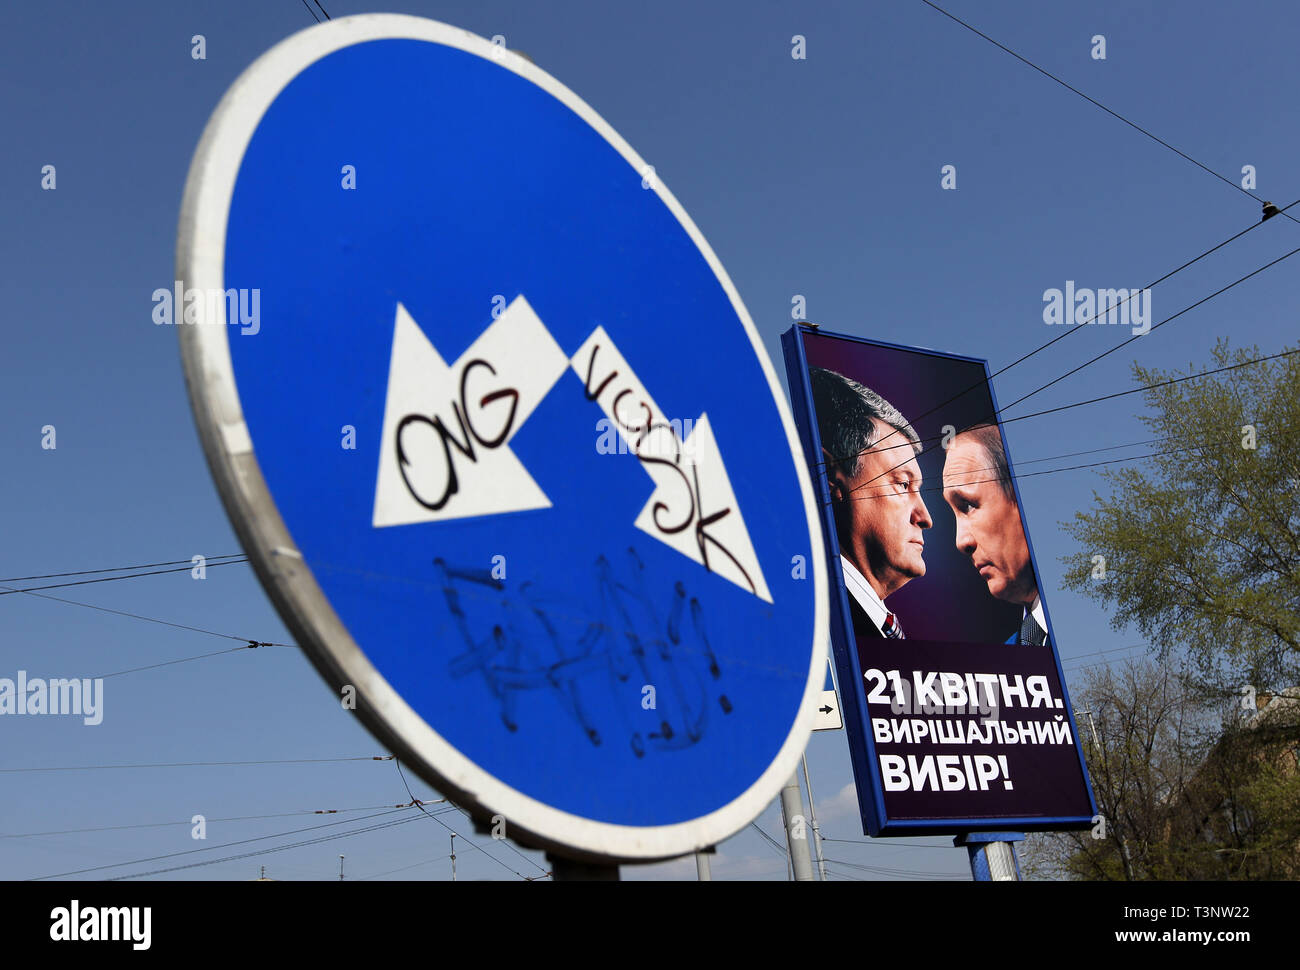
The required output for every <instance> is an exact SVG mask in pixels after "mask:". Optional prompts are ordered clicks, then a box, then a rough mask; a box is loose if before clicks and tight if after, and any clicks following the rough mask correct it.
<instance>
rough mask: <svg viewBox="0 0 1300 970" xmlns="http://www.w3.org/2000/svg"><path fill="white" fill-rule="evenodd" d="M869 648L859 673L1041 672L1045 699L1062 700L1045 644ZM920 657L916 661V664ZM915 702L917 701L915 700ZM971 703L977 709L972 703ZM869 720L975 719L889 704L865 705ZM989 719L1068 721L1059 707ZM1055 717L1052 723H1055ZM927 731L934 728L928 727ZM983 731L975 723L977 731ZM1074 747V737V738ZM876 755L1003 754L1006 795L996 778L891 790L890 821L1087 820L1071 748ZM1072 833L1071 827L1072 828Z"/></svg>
mask: <svg viewBox="0 0 1300 970" xmlns="http://www.w3.org/2000/svg"><path fill="white" fill-rule="evenodd" d="M871 643H872V646H871V650H870V652H869V654H868V652H867V651H862V652H861V653H863V654H867V655H865V656H862V657H861V660H862V671H863V672H864V673H865V672H866V670H868V669H869V668H871V667H877V668H879V669H881V670H889V669H890V668H894V669H897V670H899V672H900V674H901V676H902V679H903V680H904V681H905V682H908V683H910V682H911V677H910V672H911V671H912V670H922V671H924V672H930V671H944V670H950V671H954V672H957V673H964V672H966V671H974V672H988V673H999V674H1005V675H1006V676H1007V677H1009V678H1010V677H1013V676H1014V675H1015V674H1020V675H1021V676H1023V677H1025V678H1028V677H1030V676H1032V675H1034V674H1041V675H1043V676H1045V677H1046V678H1047V682H1048V684H1049V685H1050V686H1051V691H1052V697H1054V698H1059V699H1062V700H1064V699H1065V695H1064V694H1063V693H1062V691H1061V681H1060V678H1059V677H1058V676H1057V675H1056V664H1055V662H1054V661H1053V658H1052V651H1051V650H1050V649H1049V648H1047V647H1016V648H1015V649H1008V648H1007V647H1005V646H1001V647H1000V648H999V647H995V646H988V645H984V644H969V643H916V642H909V641H907V640H901V641H900V640H872V641H871ZM918 657H923V658H924V659H923V660H918V659H917V658H918ZM914 702H915V703H916V704H918V705H919V703H920V698H919V697H914ZM977 706H978V705H977ZM868 709H869V710H870V712H871V716H872V717H878V718H889V719H904V718H909V717H911V718H918V719H920V720H923V721H926V722H927V723H929V724H930V725H933V724H934V723H935V722H936V721H962V722H966V723H969V722H971V721H975V722H980V717H979V715H978V714H975V715H968V714H959V713H936V714H933V715H927V714H924V713H907V712H904V713H894V712H893V710H892V709H891V708H890V706H889V705H888V704H869V705H868ZM994 717H995V718H996V719H999V720H1002V721H1003V722H1005V723H1010V724H1011V725H1013V727H1014V725H1016V724H1018V723H1020V722H1025V723H1030V722H1034V723H1042V722H1055V723H1058V724H1059V723H1063V722H1069V721H1070V720H1071V719H1070V712H1069V710H1067V709H1066V708H1065V707H1060V708H1045V707H1038V708H1030V707H1021V706H1019V705H1017V706H1015V707H1010V708H1002V709H1001V710H999V711H997V712H996V713H995V715H994ZM1058 719H1059V720H1058ZM932 730H933V728H932ZM987 730H988V728H987V727H985V726H983V725H982V726H981V733H983V732H985V731H987ZM1075 740H1076V742H1077V739H1075ZM875 750H876V757H879V756H880V755H884V754H893V755H902V756H904V757H906V756H907V755H915V756H917V757H921V756H923V755H954V754H955V755H963V754H970V755H975V754H984V755H994V756H996V755H1005V756H1006V758H1007V762H1008V767H1009V768H1010V775H1011V780H1012V784H1013V785H1014V788H1013V789H1012V790H1010V791H1008V790H1007V789H1006V788H1005V786H1004V785H1003V783H1002V781H1001V779H999V780H998V781H996V782H994V783H993V784H992V785H991V786H990V788H989V790H988V791H969V790H963V791H939V792H936V791H931V790H926V791H893V792H885V804H886V812H887V814H888V815H889V818H890V819H891V820H894V821H899V822H906V821H907V820H909V819H936V818H985V819H988V820H989V822H990V823H993V822H994V821H996V819H998V817H999V816H1000V817H1002V818H1024V817H1033V816H1041V817H1043V818H1061V817H1066V816H1081V817H1085V818H1086V817H1088V816H1090V815H1092V813H1093V811H1094V809H1093V807H1092V803H1091V802H1090V801H1089V799H1088V785H1087V782H1086V781H1085V780H1084V777H1083V769H1082V767H1081V766H1080V764H1079V756H1078V753H1077V752H1076V750H1075V744H1024V743H1017V744H998V743H991V744H979V743H972V744H936V743H934V742H932V741H929V740H926V741H923V742H921V743H920V744H916V743H905V744H892V743H891V744H881V743H880V742H879V741H877V742H876V744H875ZM1072 827H1073V828H1078V826H1077V825H1076V826H1072Z"/></svg>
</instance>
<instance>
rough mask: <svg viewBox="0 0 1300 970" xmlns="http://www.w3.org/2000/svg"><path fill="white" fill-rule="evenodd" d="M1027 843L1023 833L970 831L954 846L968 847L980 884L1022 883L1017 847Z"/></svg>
mask: <svg viewBox="0 0 1300 970" xmlns="http://www.w3.org/2000/svg"><path fill="white" fill-rule="evenodd" d="M1024 840H1025V836H1024V833H1023V832H967V833H966V834H965V835H959V836H957V837H956V838H955V839H953V840H952V843H953V845H956V846H965V847H966V852H967V854H968V855H969V856H970V871H971V878H972V879H974V880H975V881H976V882H1020V863H1019V861H1018V860H1017V859H1016V849H1015V845H1016V843H1017V842H1023V841H1024Z"/></svg>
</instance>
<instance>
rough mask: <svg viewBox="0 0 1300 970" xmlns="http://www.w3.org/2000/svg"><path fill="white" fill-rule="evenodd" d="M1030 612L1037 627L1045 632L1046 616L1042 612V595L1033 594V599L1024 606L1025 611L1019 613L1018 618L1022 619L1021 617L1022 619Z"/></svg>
mask: <svg viewBox="0 0 1300 970" xmlns="http://www.w3.org/2000/svg"><path fill="white" fill-rule="evenodd" d="M1030 613H1032V614H1034V622H1035V623H1037V624H1038V628H1039V629H1040V630H1042V631H1043V632H1044V633H1046V632H1047V616H1046V614H1044V613H1043V597H1042V596H1040V595H1037V594H1035V595H1034V601H1033V602H1032V603H1030V604H1029V605H1028V606H1026V607H1025V612H1024V613H1022V614H1021V616H1020V618H1021V619H1022V620H1023V619H1024V618H1025V617H1026V616H1028V615H1029V614H1030Z"/></svg>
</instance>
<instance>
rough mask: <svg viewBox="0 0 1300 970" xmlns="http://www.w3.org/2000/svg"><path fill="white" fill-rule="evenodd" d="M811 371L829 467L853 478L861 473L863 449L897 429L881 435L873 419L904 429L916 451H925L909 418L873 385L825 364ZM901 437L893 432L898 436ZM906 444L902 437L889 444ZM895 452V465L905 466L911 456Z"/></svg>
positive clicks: (819, 427) (815, 405)
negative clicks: (828, 368) (867, 385)
mask: <svg viewBox="0 0 1300 970" xmlns="http://www.w3.org/2000/svg"><path fill="white" fill-rule="evenodd" d="M809 373H810V374H811V376H812V393H813V407H814V408H815V409H816V411H817V430H818V432H819V433H820V434H821V439H822V447H823V448H824V449H825V450H826V454H827V455H829V456H830V457H829V458H828V459H827V465H828V467H829V468H835V467H838V468H839V469H841V470H842V471H843V473H844V474H845V475H847V476H848V477H850V478H852V477H853V476H855V475H856V474H857V473H858V467H859V465H860V463H861V458H862V454H863V452H866V451H870V450H871V449H872V448H873V447H875V445H876V444H877V443H878V442H879V439H880V438H885V437H889V436H890V435H893V432H888V433H886V434H885V435H880V436H879V437H877V435H876V424H875V421H874V420H873V419H879V420H880V421H882V422H884V423H885V424H887V425H889V427H890V428H893V429H894V430H895V431H898V432H900V433H901V435H902V437H904V438H906V439H907V440H908V441H909V442H911V445H912V449H913V450H914V451H915V452H916V454H918V455H919V454H920V453H921V439H920V438H919V437H918V436H917V434H916V431H915V430H914V429H913V428H912V425H911V424H909V423H908V420H907V418H905V417H903V415H902V414H901V413H900V412H899V410H898V408H896V407H894V406H893V405H892V404H890V403H889V402H888V401H886V400H885V399H884V398H883V397H881V396H880V395H879V394H877V393H876V392H875V391H873V390H871V388H869V387H863V386H862V385H861V384H859V383H858V382H857V381H855V380H850V379H849V378H847V377H845V376H844V375H843V374H839V373H836V372H835V371H833V370H827V369H825V368H824V367H812V368H809ZM898 437H899V436H898V435H893V438H895V439H897V438H898ZM902 444H903V442H902V440H891V441H890V442H889V444H887V445H886V447H887V448H891V447H895V446H901V445H902ZM895 453H896V454H897V455H898V460H897V461H895V462H892V464H895V465H901V464H902V463H903V462H904V461H906V460H907V459H908V458H910V457H911V456H910V455H908V454H907V452H906V450H905V449H903V448H901V447H899V450H898V451H897V452H895Z"/></svg>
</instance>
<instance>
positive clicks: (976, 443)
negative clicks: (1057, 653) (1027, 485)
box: [943, 424, 1048, 646]
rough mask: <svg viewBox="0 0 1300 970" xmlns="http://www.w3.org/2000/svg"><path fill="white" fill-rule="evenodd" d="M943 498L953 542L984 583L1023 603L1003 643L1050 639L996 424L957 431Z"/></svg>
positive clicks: (946, 465) (1038, 642) (1034, 643)
mask: <svg viewBox="0 0 1300 970" xmlns="http://www.w3.org/2000/svg"><path fill="white" fill-rule="evenodd" d="M947 450H948V454H947V456H946V458H945V459H944V465H943V498H944V501H945V502H946V503H947V504H948V507H949V508H950V509H951V510H952V514H953V516H954V517H955V519H956V525H957V533H956V545H957V549H958V551H959V552H961V553H962V554H963V555H964V556H966V557H967V558H968V559H969V560H970V562H971V565H972V566H974V568H975V570H976V572H978V573H979V575H980V578H981V579H982V580H984V582H985V584H987V586H988V591H989V595H990V596H993V597H995V598H996V599H1000V600H1003V601H1005V602H1007V603H1015V604H1017V605H1019V606H1020V607H1021V608H1022V609H1023V613H1022V615H1021V621H1020V629H1019V631H1017V632H1013V633H1012V635H1011V637H1010V638H1009V639H1008V640H1007V641H1006V642H1007V643H1020V644H1028V645H1032V646H1041V645H1043V644H1045V643H1047V642H1048V637H1047V619H1046V616H1045V614H1044V612H1043V601H1042V597H1041V596H1039V594H1038V580H1037V578H1036V577H1035V575H1034V564H1033V560H1032V559H1031V558H1030V555H1029V543H1028V541H1027V540H1026V539H1025V529H1024V525H1023V523H1022V522H1021V518H1020V506H1019V503H1018V502H1017V501H1016V492H1015V488H1014V487H1013V486H1012V484H1011V472H1010V467H1009V466H1008V464H1007V455H1006V449H1005V448H1004V447H1003V444H1002V433H1001V431H999V430H998V427H997V425H994V424H976V425H972V426H971V427H969V428H965V429H963V430H962V431H959V432H958V433H957V434H956V435H954V436H953V438H952V440H951V441H950V442H949V443H948V449H947Z"/></svg>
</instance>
